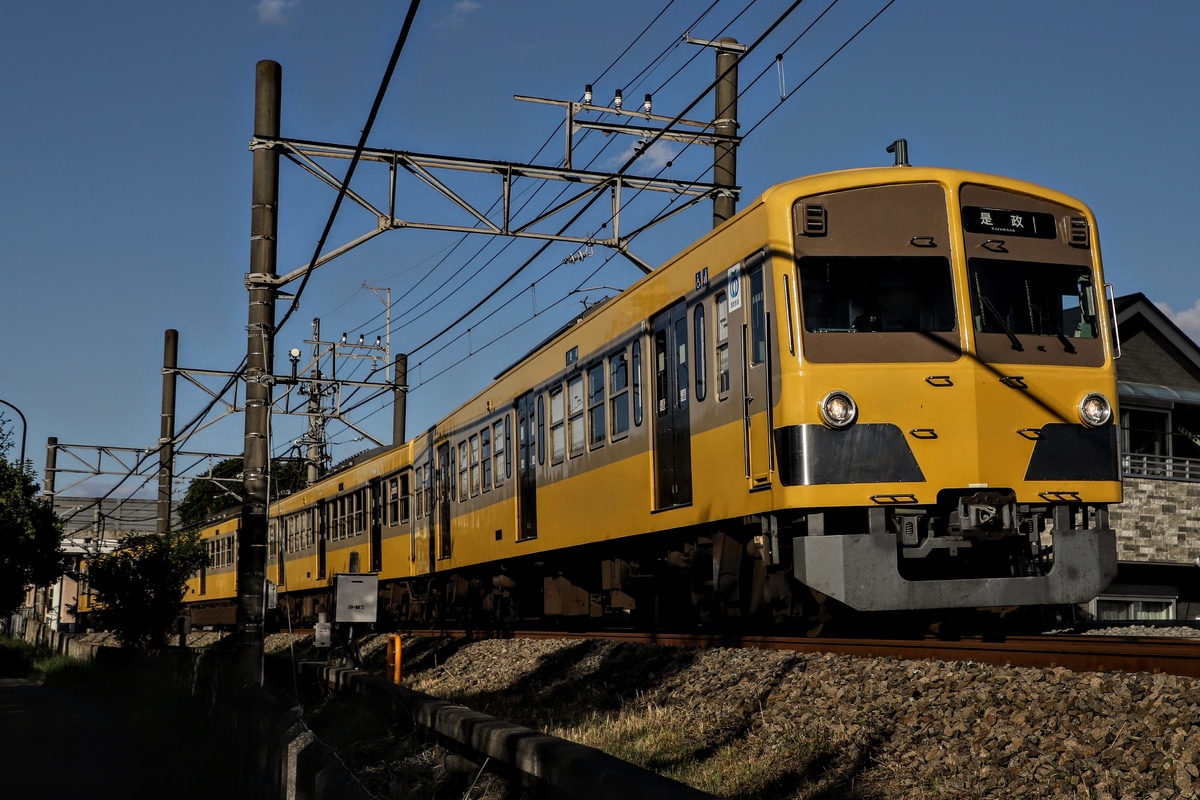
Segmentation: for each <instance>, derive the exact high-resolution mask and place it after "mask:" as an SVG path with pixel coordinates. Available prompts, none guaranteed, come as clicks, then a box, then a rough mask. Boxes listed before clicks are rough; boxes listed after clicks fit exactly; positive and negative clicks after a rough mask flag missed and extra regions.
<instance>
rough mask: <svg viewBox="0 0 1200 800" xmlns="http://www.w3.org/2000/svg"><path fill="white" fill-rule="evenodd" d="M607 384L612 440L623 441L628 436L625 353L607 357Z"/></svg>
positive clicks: (627, 392) (627, 369)
mask: <svg viewBox="0 0 1200 800" xmlns="http://www.w3.org/2000/svg"><path fill="white" fill-rule="evenodd" d="M608 376H609V378H608V383H609V391H610V392H611V398H610V399H609V401H608V404H609V408H610V409H611V410H612V438H613V440H614V441H615V440H617V439H623V438H625V437H626V436H627V435H629V362H628V358H627V357H626V355H625V351H624V350H621V351H620V352H618V353H616V354H614V355H612V356H609V358H608Z"/></svg>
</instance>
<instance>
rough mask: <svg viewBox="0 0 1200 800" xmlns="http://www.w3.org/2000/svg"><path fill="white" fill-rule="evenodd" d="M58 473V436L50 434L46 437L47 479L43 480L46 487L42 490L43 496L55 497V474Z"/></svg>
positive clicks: (51, 498)
mask: <svg viewBox="0 0 1200 800" xmlns="http://www.w3.org/2000/svg"><path fill="white" fill-rule="evenodd" d="M57 473H58V437H57V436H50V437H47V439H46V480H45V481H43V483H44V484H45V487H44V488H43V490H42V497H46V498H49V499H50V500H51V501H53V499H54V476H55V475H56V474H57Z"/></svg>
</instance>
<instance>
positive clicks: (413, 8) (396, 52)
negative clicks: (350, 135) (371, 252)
mask: <svg viewBox="0 0 1200 800" xmlns="http://www.w3.org/2000/svg"><path fill="white" fill-rule="evenodd" d="M419 6H420V0H411V2H410V4H409V8H408V13H407V14H406V15H405V19H404V23H403V25H402V26H401V30H400V35H399V37H398V38H397V41H396V45H395V47H393V49H392V55H391V58H390V59H389V61H388V65H387V68H386V69H385V71H384V77H383V79H382V81H381V84H380V87H379V90H378V92H377V93H376V96H375V102H374V103H373V104H372V106H371V111H370V113H369V115H368V118H367V124H366V125H365V126H364V127H363V129H362V132H361V135H360V137H359V143H358V145H357V147H356V148H355V151H354V156H353V158H352V159H351V161H350V165H349V166H348V167H347V170H346V176H345V178H343V180H342V183H341V186H340V187H339V191H338V195H337V198H336V199H335V200H334V204H333V208H332V209H331V211H330V214H329V219H328V221H327V222H326V224H325V229H324V230H323V231H322V233H321V236H320V238H319V239H318V241H317V245H316V249H315V251H314V253H313V257H312V259H311V260H310V261H309V265H308V268H307V269H306V270H305V271H304V273H303V276H302V278H301V282H300V286H299V287H298V289H297V290H296V293H295V295H294V296H293V298H292V303H291V306H290V307H289V308H288V310H287V312H286V313H285V314H284V315H283V318H282V319H281V320H280V321H279V322H278V323H277V324H276V325H275V326H274V330H275V332H278V331H279V330H280V329H281V328H282V327H283V326H284V325H285V324H286V323H287V321H288V319H289V318H290V317H291V315H292V314H293V313H294V312H295V311H296V309H297V308H298V307H299V303H300V296H301V294H303V292H304V288H305V287H306V286H307V285H308V280H309V277H310V276H311V274H312V271H313V269H315V265H316V263H317V260H318V259H319V258H320V255H321V251H322V250H323V249H324V246H325V242H326V240H327V239H328V237H329V233H330V231H331V230H332V228H333V222H334V220H335V219H336V218H337V214H338V210H339V209H340V208H341V204H342V200H343V199H344V198H345V195H346V191H347V189H348V188H349V185H350V180H351V178H353V176H354V171H355V169H356V168H357V165H358V162H359V161H360V159H361V156H362V151H363V150H364V149H365V148H366V141H367V137H368V136H369V135H370V132H371V129H372V127H373V125H374V122H375V118H376V117H377V116H378V113H379V108H380V106H381V105H382V103H383V97H384V95H385V94H386V92H387V88H388V85H389V84H390V82H391V78H392V75H393V74H394V72H395V69H396V64H397V63H398V62H399V60H400V54H401V52H402V51H403V49H404V44H405V42H406V41H407V40H408V35H409V33H410V31H411V30H412V24H413V20H414V18H415V17H416V13H417V8H418V7H419ZM245 366H246V359H245V358H244V357H243V359H242V361H241V363H240V364H239V366H238V368H237V369H236V370H234V372H233V374H232V377H230V379H229V381H227V382H226V384H225V387H224V388H223V389H222V390H221V391H220V392H219V393H217V394H216V395H215V396H214V397H213V398H212V399H211V400H210V401H209V403H208V404H207V405H206V406H205V408H204V409H203V410H202V411H201V412H200V413H199V414H198V415H196V417H194V418H193V419H192V421H191V422H190V423H188V424H187V425H185V426H184V427H183V429H182V431H183V433H182V434H176V435H175V437H174V439H173V441H187V438H188V436H190V434H188V433H187V431H188V430H189V429H190V428H192V427H193V426H195V425H197V424H199V422H200V421H201V420H203V419H204V417H206V416H207V415H208V413H209V412H211V411H212V409H213V408H214V407H215V406H216V404H217V403H218V402H219V401H220V398H221V397H223V396H224V395H225V393H226V392H228V391H229V389H230V388H231V387H232V386H233V385H234V384H235V383H236V382H237V381H238V380H239V377H240V375H241V373H242V370H243V369H245ZM164 446H165V443H161V442H160V443H159V444H158V446H156V447H154V448H149V449H147V450H146V451H145V453H144V454H143V455H142V456H140V457H139V458H138V460H137V462H136V463H135V465H134V466H133V467H132V468H131V469H130V470H129V471H128V472H127V473H126V474H125V476H124V477H122V478H121V480H120V481H118V482H117V483H116V484H115V485H114V486H113V487H112V488H110V489H109V490H108V491H107V492H106V493H105V494H104V495H102V496H101V497H100V498H97V503H99V502H100V501H102V500H105V499H108V498H109V497H110V496H111V495H112V494H113V493H114V492H116V491H117V489H119V488H120V487H121V486H122V485H124V483H125V481H127V480H129V478H130V477H132V476H133V475H135V474H137V472H138V470H140V468H141V466H142V464H143V463H145V461H146V460H147V459H148V458H150V456H152V455H155V454H157V453H158V452H159V451H160V450H161V449H162V448H163V447H164ZM152 477H153V476H150V477H147V478H146V480H144V481H143V482H142V484H141V486H139V487H138V488H137V489H136V490H135V491H140V489H141V488H142V487H144V486H145V485H146V483H148V482H149V481H150V479H151V478H152ZM94 507H95V504H89V505H88V506H86V507H83V508H81V509H78V510H76V511H75V512H74V513H73V514H71V515H70V516H69V517H68V521H69V520H70V519H73V518H74V517H75V516H76V515H78V513H80V511H82V510H90V509H91V508H94Z"/></svg>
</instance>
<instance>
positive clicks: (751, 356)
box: [730, 253, 774, 490]
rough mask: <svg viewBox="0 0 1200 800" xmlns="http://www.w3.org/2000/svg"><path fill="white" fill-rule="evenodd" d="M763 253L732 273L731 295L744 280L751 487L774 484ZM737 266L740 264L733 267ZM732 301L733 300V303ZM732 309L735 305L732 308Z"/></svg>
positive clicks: (746, 416) (742, 327)
mask: <svg viewBox="0 0 1200 800" xmlns="http://www.w3.org/2000/svg"><path fill="white" fill-rule="evenodd" d="M763 261H764V259H763V255H762V254H761V253H756V254H755V255H754V256H752V257H751V258H749V259H747V260H746V264H745V266H744V269H743V270H742V271H744V273H745V274H744V276H742V275H738V276H734V275H733V274H732V271H731V275H730V297H731V298H732V297H733V296H734V294H735V293H734V291H733V289H734V285H733V284H734V281H735V279H736V280H737V281H738V283H740V284H741V287H740V288H739V291H738V292H737V293H736V294H737V295H739V296H740V295H744V300H745V302H740V303H739V305H741V325H740V330H741V340H742V359H741V365H742V389H743V393H742V394H743V398H744V402H743V409H744V416H743V428H744V431H745V450H746V464H747V467H748V472H747V474H748V476H749V478H750V488H751V489H752V490H753V489H760V488H765V487H767V486H770V485H771V470H772V468H773V467H774V464H773V452H772V444H771V405H772V404H771V351H770V342H771V339H770V336H768V335H767V328H768V326H769V325H770V321H771V316H770V314H768V313H767V296H766V277H765V270H764V269H763ZM734 269H735V270H736V269H738V268H737V267H735V268H734ZM732 304H733V303H732V302H731V303H730V305H732ZM731 312H732V309H731Z"/></svg>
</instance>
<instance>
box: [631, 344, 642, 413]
mask: <svg viewBox="0 0 1200 800" xmlns="http://www.w3.org/2000/svg"><path fill="white" fill-rule="evenodd" d="M633 424H634V425H637V426H639V427H640V426H641V424H642V341H641V340H640V339H638V340H636V341H635V342H634V343H633Z"/></svg>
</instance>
